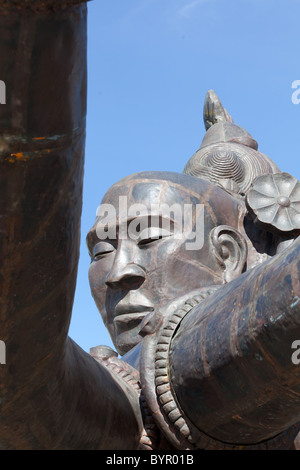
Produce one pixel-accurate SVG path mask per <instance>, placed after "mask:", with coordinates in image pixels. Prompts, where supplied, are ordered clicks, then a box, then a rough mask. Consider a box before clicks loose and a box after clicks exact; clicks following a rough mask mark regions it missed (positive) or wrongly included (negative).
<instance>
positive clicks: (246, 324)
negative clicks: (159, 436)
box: [170, 237, 300, 445]
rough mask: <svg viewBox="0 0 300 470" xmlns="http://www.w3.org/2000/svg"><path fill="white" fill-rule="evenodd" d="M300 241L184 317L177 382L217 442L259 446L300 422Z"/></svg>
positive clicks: (197, 420)
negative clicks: (299, 346) (298, 348)
mask: <svg viewBox="0 0 300 470" xmlns="http://www.w3.org/2000/svg"><path fill="white" fill-rule="evenodd" d="M299 259H300V238H299V237H298V239H297V240H296V241H295V242H294V243H293V244H292V245H291V246H290V247H289V248H287V249H286V250H285V251H284V252H282V253H281V254H280V255H277V256H275V257H274V258H273V259H272V260H271V261H269V262H266V263H264V264H263V265H261V266H260V267H257V268H254V269H252V270H250V271H249V272H247V273H245V274H243V275H242V276H240V277H239V278H238V279H236V280H234V281H232V282H230V283H229V284H227V285H226V286H224V287H221V288H220V289H219V290H218V292H217V293H216V294H214V296H212V297H213V298H209V299H208V300H207V301H205V303H203V304H200V305H199V306H198V307H195V308H194V309H193V311H192V312H190V314H188V315H187V317H186V318H185V319H184V320H183V321H182V323H181V325H180V327H179V329H178V331H177V333H176V336H175V338H174V340H173V343H172V351H171V357H170V364H171V370H170V374H171V380H172V386H173V389H174V392H175V394H176V397H177V399H178V401H179V403H180V405H181V407H182V409H183V410H184V412H185V413H186V415H187V416H188V417H189V419H190V420H191V421H192V422H193V423H194V424H195V425H196V426H197V427H198V428H199V429H200V430H202V431H203V432H205V433H206V434H208V435H209V436H211V437H212V438H214V439H217V440H219V441H222V442H227V443H232V444H240V445H245V444H256V443H259V442H262V441H265V440H267V439H270V438H272V437H274V436H276V435H277V434H279V433H281V432H283V431H284V430H287V429H288V428H289V427H290V426H292V425H294V424H296V423H298V422H299V421H300V365H299V364H297V363H295V361H293V360H292V355H293V353H294V352H295V350H294V349H293V348H292V347H293V344H294V342H295V341H297V340H300V299H299V297H300V285H299V284H300V272H299V269H300V265H299Z"/></svg>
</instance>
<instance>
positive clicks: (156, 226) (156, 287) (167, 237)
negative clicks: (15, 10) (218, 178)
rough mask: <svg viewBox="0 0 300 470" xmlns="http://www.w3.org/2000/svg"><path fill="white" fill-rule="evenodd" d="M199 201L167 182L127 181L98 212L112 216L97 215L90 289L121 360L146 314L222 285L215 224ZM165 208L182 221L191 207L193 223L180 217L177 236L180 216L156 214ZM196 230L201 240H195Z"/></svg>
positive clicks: (136, 338) (138, 338) (90, 242)
mask: <svg viewBox="0 0 300 470" xmlns="http://www.w3.org/2000/svg"><path fill="white" fill-rule="evenodd" d="M185 178H187V177H185ZM204 184H206V185H207V183H205V182H204ZM205 189H206V190H207V187H206V188H205ZM120 198H121V199H120ZM120 200H121V201H122V204H123V207H122V208H121V205H122V204H120ZM204 200H205V198H204V199H203V198H202V201H201V200H200V198H199V194H197V193H196V192H193V191H192V190H190V188H186V187H183V186H180V185H178V184H173V183H172V182H170V181H159V180H142V179H140V180H139V179H133V180H132V181H130V180H129V181H127V180H126V179H125V180H122V181H121V182H120V183H118V184H117V185H114V186H113V187H112V188H111V189H110V190H109V191H108V193H107V194H106V196H105V198H104V200H103V201H102V205H101V206H100V207H102V208H103V207H104V208H105V209H107V208H108V209H109V207H110V206H103V204H110V205H111V207H112V208H113V210H112V211H111V212H110V213H109V210H108V212H107V211H106V212H105V214H104V213H103V214H102V215H100V216H99V217H98V218H97V220H96V223H95V225H94V227H93V228H92V230H91V231H90V232H89V234H88V245H89V250H90V253H91V257H92V262H91V265H90V269H89V281H90V286H91V291H92V295H93V297H94V300H95V302H96V305H97V307H98V309H99V311H100V313H101V316H102V318H103V320H104V323H105V325H106V327H107V329H108V331H109V333H110V335H111V338H112V340H113V342H114V344H115V347H116V348H117V350H118V352H119V353H120V354H125V353H126V352H127V351H129V350H130V349H131V348H132V347H134V346H135V345H136V344H138V343H139V342H140V341H141V340H142V337H141V336H140V335H139V331H140V328H141V322H142V321H143V319H144V318H145V316H146V315H147V314H149V312H151V311H153V310H154V309H160V310H161V309H164V308H166V307H167V306H168V305H169V304H171V303H172V302H174V300H176V299H179V298H181V297H183V296H187V295H188V294H189V293H190V292H192V291H195V290H200V289H201V288H206V287H208V286H212V285H217V284H222V282H223V278H222V275H223V273H222V269H221V267H220V265H219V264H218V263H217V261H216V258H215V255H214V253H213V250H212V247H211V245H210V243H209V234H210V232H211V230H212V229H213V228H214V227H215V226H216V217H215V215H214V213H213V211H212V209H211V207H210V205H209V204H208V203H206V204H205V207H204V209H203V201H204ZM124 203H126V204H124ZM137 204H138V205H139V206H137ZM174 204H175V206H174ZM200 204H201V206H200ZM125 205H126V206H127V207H126V209H125ZM171 206H173V208H175V212H176V210H178V211H179V213H180V208H181V215H183V214H184V208H186V213H188V212H189V211H190V210H191V207H193V215H192V217H191V219H192V223H191V220H188V218H189V216H188V215H186V220H184V222H185V223H184V224H182V227H181V232H180V230H178V225H180V216H179V217H174V212H172V211H170V213H169V214H168V211H167V210H163V211H161V207H164V208H167V207H171ZM196 207H198V209H199V211H198V217H196ZM124 209H125V210H124ZM201 210H202V212H201ZM189 214H191V212H189ZM199 214H200V215H199ZM177 216H178V213H177ZM195 230H197V233H198V235H199V234H201V235H199V239H198V240H197V239H196V237H195V235H194V234H192V232H194V231H195ZM202 242H203V243H202ZM202 244H203V246H201V245H202ZM199 247H200V248H199Z"/></svg>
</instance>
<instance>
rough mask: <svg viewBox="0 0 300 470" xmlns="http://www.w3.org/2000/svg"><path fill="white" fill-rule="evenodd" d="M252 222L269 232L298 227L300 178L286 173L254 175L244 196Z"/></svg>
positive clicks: (289, 230)
mask: <svg viewBox="0 0 300 470" xmlns="http://www.w3.org/2000/svg"><path fill="white" fill-rule="evenodd" d="M246 204H247V207H248V210H249V212H250V213H251V214H252V216H254V218H255V223H257V224H259V225H262V226H263V227H264V228H266V229H267V230H269V231H274V229H276V230H279V231H280V232H293V231H295V230H300V181H298V180H297V179H296V178H294V177H293V176H291V175H289V174H288V173H276V174H268V175H263V176H259V177H258V178H256V179H255V180H254V181H253V183H252V186H251V188H250V189H249V191H248V193H247V196H246Z"/></svg>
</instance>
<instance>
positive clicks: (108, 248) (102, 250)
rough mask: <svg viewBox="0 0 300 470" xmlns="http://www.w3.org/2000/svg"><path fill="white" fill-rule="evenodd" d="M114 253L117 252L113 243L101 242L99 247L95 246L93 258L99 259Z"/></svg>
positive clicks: (98, 244)
mask: <svg viewBox="0 0 300 470" xmlns="http://www.w3.org/2000/svg"><path fill="white" fill-rule="evenodd" d="M114 251H115V248H114V246H113V245H112V244H111V243H108V242H100V243H97V245H95V246H94V249H93V258H94V259H99V258H101V257H102V256H104V255H107V254H109V253H113V252H114Z"/></svg>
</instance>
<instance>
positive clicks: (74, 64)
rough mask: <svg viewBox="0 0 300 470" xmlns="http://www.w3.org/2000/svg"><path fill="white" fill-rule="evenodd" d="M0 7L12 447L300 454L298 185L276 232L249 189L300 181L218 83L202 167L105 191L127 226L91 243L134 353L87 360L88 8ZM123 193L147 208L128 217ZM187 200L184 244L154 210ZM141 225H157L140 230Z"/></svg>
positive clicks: (4, 288) (127, 347) (2, 291)
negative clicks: (75, 309) (81, 318)
mask: <svg viewBox="0 0 300 470" xmlns="http://www.w3.org/2000/svg"><path fill="white" fill-rule="evenodd" d="M0 11H1V15H0V39H1V40H0V71H1V74H2V75H1V77H0V79H1V80H3V81H4V82H5V84H6V85H7V104H6V105H5V106H2V105H1V106H0V129H1V138H0V168H1V171H0V187H1V195H0V196H1V197H0V261H1V263H0V295H1V297H0V308H1V310H0V312H1V317H0V334H1V341H4V342H5V345H6V356H7V357H6V365H1V366H0V367H1V368H0V405H1V408H0V447H1V448H2V449H56V448H58V449H115V450H117V449H137V448H148V449H153V448H154V447H155V446H156V448H157V449H170V448H173V447H175V448H180V449H202V448H207V449H224V448H232V449H240V448H253V449H254V448H264V449H268V448H283V449H284V448H289V447H291V446H292V443H293V440H294V438H295V436H296V433H297V430H298V423H297V422H298V421H300V402H299V396H300V369H299V366H297V365H295V364H293V362H292V361H291V354H292V350H291V344H292V343H293V341H294V340H297V339H299V338H300V319H299V312H300V311H299V309H300V302H299V297H300V288H299V245H300V241H299V238H297V237H298V235H299V232H298V215H297V211H298V201H296V200H295V201H294V199H293V198H294V196H295V194H294V193H293V192H291V193H289V198H290V199H289V202H290V203H291V204H290V205H289V206H287V204H288V201H287V197H288V196H287V194H286V193H285V192H284V193H283V194H279V195H278V197H277V196H276V197H277V199H276V201H275V202H276V204H277V205H278V204H279V206H280V208H279V209H280V214H279V215H280V222H282V218H281V215H282V214H283V213H284V215H285V216H290V215H291V214H292V218H294V219H295V220H294V222H295V224H294V225H293V226H291V225H287V223H286V221H285V223H284V224H283V225H282V224H278V223H277V222H278V221H277V220H276V221H275V218H274V219H272V220H271V217H270V220H269V219H268V221H269V225H268V227H267V228H268V230H266V226H265V225H264V224H262V226H260V225H259V223H257V222H258V221H259V220H258V221H257V220H255V217H257V219H262V220H263V221H264V220H265V219H264V217H263V216H261V214H260V213H259V211H260V210H261V209H262V207H260V201H258V203H257V198H256V197H254V199H253V198H251V196H250V197H249V204H250V205H251V207H252V206H253V211H249V210H248V209H249V204H248V206H247V205H246V199H245V197H246V193H248V191H249V190H250V191H251V188H252V190H253V188H255V183H254V181H253V180H255V178H257V177H259V178H261V177H263V178H264V177H265V175H267V176H268V178H269V177H270V178H273V176H274V175H275V176H274V177H275V179H276V181H277V180H278V181H279V180H280V181H283V180H284V182H286V181H290V182H295V187H296V186H297V185H298V183H297V181H296V180H295V181H294V179H293V178H292V177H290V176H289V175H288V176H286V177H283V175H282V173H281V172H280V170H279V169H278V168H277V166H276V165H275V164H274V163H273V162H272V161H271V160H270V159H269V158H268V157H266V156H264V155H262V154H261V153H260V152H259V151H258V150H257V143H256V141H255V140H254V139H253V138H252V137H251V136H250V135H249V134H248V133H247V132H246V131H245V130H243V129H241V128H240V127H239V126H236V125H235V124H234V123H233V121H232V118H231V117H230V116H229V114H228V113H227V111H226V110H225V109H224V108H223V106H222V105H221V103H220V101H219V100H218V98H217V96H216V95H215V94H214V93H213V92H209V93H208V96H207V99H206V101H205V111H204V120H205V125H206V129H207V134H206V136H205V138H204V140H203V143H202V145H201V147H200V149H199V151H198V152H197V153H196V154H195V155H194V157H192V159H191V160H190V162H189V163H188V164H187V166H186V167H185V173H188V174H176V173H166V172H165V173H162V172H145V173H140V174H136V175H132V176H129V177H127V178H124V179H123V180H122V181H120V182H118V183H116V184H115V185H114V186H113V187H112V188H110V190H109V191H108V192H107V194H106V195H105V197H104V199H103V203H106V204H111V207H113V208H115V212H114V214H115V216H116V217H115V219H114V220H113V221H110V223H112V224H111V227H112V229H113V230H112V233H113V234H114V235H112V236H111V237H110V238H109V237H107V236H106V235H105V234H104V235H105V236H104V235H103V238H101V235H100V234H101V233H102V232H101V230H100V231H99V224H100V225H101V223H102V222H103V220H102V219H101V217H98V218H97V219H96V222H95V224H94V226H93V227H92V229H91V230H90V232H89V234H88V237H87V241H88V247H89V252H90V255H91V258H92V262H91V266H90V270H89V279H90V285H91V290H92V294H93V297H94V299H95V301H96V304H97V306H98V308H99V310H100V313H101V315H102V317H103V320H104V323H105V325H106V326H107V328H108V330H109V332H110V334H111V337H112V339H113V341H114V344H115V347H116V349H117V350H118V352H119V353H120V354H121V355H123V357H122V360H121V359H119V358H117V357H115V356H116V354H114V353H113V352H112V351H111V350H108V349H107V348H93V349H92V351H91V355H89V354H87V353H85V352H84V351H82V350H81V349H80V347H79V346H78V345H76V344H75V343H74V342H73V341H72V340H70V339H69V338H68V337H67V334H68V327H69V322H70V316H71V310H72V304H73V297H74V290H75V283H76V274H77V263H78V255H79V239H80V215H81V200H82V176H83V165H84V145H85V114H86V5H85V2H80V1H76V0H74V1H72V0H70V1H62V2H58V1H55V0H53V1H50V0H49V1H46V0H45V1H35V2H33V1H20V2H6V1H1V0H0ZM282 178H283V179H282ZM256 181H257V180H256ZM259 181H260V183H261V182H262V180H259ZM253 184H254V186H253ZM284 187H285V184H284ZM265 188H266V184H263V185H262V188H261V187H260V191H261V190H262V191H263V192H264V190H265ZM284 191H285V189H284ZM248 194H249V193H248ZM120 196H122V197H125V199H126V202H127V207H132V206H133V205H134V204H140V205H141V204H143V211H144V210H145V213H139V214H136V215H134V216H133V215H132V213H131V214H129V213H126V214H125V217H124V212H123V211H121V210H119V208H120V207H119V202H120V199H119V198H120ZM272 197H273V196H272ZM273 199H274V198H273ZM292 199H293V200H292ZM97 202H98V201H97ZM174 204H176V205H177V207H179V208H181V209H183V208H184V206H186V205H189V206H191V207H193V209H196V208H197V207H199V206H200V205H201V206H202V207H204V212H201V213H202V214H203V218H201V217H200V216H199V217H198V215H197V214H198V213H197V212H195V211H194V212H192V215H191V216H190V220H189V222H191V224H190V223H189V224H187V226H185V228H184V230H183V233H182V235H183V236H182V237H181V238H180V237H179V238H176V237H175V233H176V231H175V227H176V223H177V222H178V220H177V221H176V220H175V221H174V220H173V219H172V220H170V217H171V215H170V217H169V222H170V226H169V232H168V231H166V230H164V232H162V231H161V230H162V222H161V219H162V217H161V214H160V213H159V214H157V213H155V210H157V207H159V208H160V207H161V205H162V206H163V205H166V206H168V207H169V208H171V207H173V205H174ZM257 204H258V206H257ZM276 204H275V206H276ZM290 206H291V209H290ZM153 207H156V209H153ZM276 207H277V206H276ZM276 207H275V209H276ZM282 207H284V209H282ZM287 207H288V210H286V208H287ZM275 209H274V211H275ZM159 210H160V209H159ZM276 210H277V209H276ZM292 210H293V211H295V212H293V213H291V211H292ZM274 213H275V212H274ZM253 214H254V216H255V217H254V216H253ZM140 218H143V221H145V220H146V221H147V223H148V225H147V229H149V228H151V231H150V232H149V233H150V234H149V233H148V232H147V233H146V234H145V233H143V232H142V231H141V232H140V233H139V235H138V237H137V238H134V237H131V236H130V235H129V236H127V237H125V238H123V237H122V236H121V235H120V233H121V232H124V230H125V232H126V231H127V230H128V228H129V227H130V224H131V222H132V221H134V222H135V223H136V226H138V225H139V224H140V226H142V221H141V219H140ZM199 220H201V223H202V225H201V224H200V225H198V222H199ZM260 221H261V220H260ZM274 221H275V222H276V224H275V222H274ZM149 224H150V226H149ZM275 225H276V227H275V228H276V230H274V231H273V228H274V226H275ZM282 227H283V229H282ZM195 229H196V231H195ZM128 233H129V232H128ZM153 233H154V235H153ZM151 234H152V235H151ZM193 234H194V235H195V234H198V235H199V236H200V240H198V241H200V245H199V246H194V248H192V247H191V246H188V244H189V243H191V238H190V235H193ZM202 242H203V243H202ZM126 362H127V364H126ZM133 367H134V369H133ZM298 446H299V444H297V440H296V441H295V447H296V448H297V447H298Z"/></svg>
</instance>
